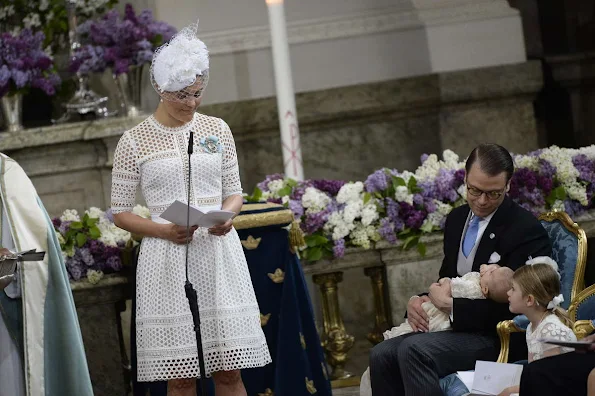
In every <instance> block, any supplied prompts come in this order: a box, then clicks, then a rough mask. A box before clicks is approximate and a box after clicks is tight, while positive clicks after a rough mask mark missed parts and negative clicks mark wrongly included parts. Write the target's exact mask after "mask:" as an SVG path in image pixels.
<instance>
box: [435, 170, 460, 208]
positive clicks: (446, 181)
mask: <svg viewBox="0 0 595 396" xmlns="http://www.w3.org/2000/svg"><path fill="white" fill-rule="evenodd" d="M434 184H435V186H436V192H437V197H436V199H438V200H440V201H450V202H455V201H456V200H457V199H458V198H459V195H458V194H457V191H456V190H455V189H454V188H453V184H454V171H452V170H446V169H440V170H439V171H438V176H436V179H435V180H434Z"/></svg>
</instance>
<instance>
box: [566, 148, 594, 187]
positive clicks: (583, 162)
mask: <svg viewBox="0 0 595 396" xmlns="http://www.w3.org/2000/svg"><path fill="white" fill-rule="evenodd" d="M572 163H573V164H574V167H575V168H576V169H577V170H578V171H579V174H580V175H579V178H580V179H582V180H584V181H586V182H589V183H595V161H592V160H590V159H589V158H588V157H587V156H586V155H585V154H578V155H575V156H574V157H573V158H572Z"/></svg>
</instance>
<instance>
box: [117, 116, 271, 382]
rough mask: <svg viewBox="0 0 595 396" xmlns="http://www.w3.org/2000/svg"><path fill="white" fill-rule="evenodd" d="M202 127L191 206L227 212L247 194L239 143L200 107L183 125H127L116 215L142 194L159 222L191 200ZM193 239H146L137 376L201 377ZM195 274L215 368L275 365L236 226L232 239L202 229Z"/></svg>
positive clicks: (208, 360)
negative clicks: (191, 291)
mask: <svg viewBox="0 0 595 396" xmlns="http://www.w3.org/2000/svg"><path fill="white" fill-rule="evenodd" d="M191 130H192V131H194V153H193V154H192V156H191V158H192V176H191V187H190V202H191V204H193V205H194V206H196V207H198V208H200V209H201V210H203V211H208V210H212V209H220V208H221V205H222V202H223V201H224V200H225V199H226V198H227V197H230V196H232V195H241V193H242V188H241V185H240V176H239V170H238V163H237V157H236V150H235V144H234V141H233V137H232V134H231V131H230V130H229V127H228V126H227V124H226V123H225V122H224V121H223V120H221V119H219V118H215V117H209V116H206V115H202V114H199V113H196V114H195V116H194V118H193V120H192V121H191V122H189V123H187V124H185V125H183V126H182V127H179V128H167V127H164V126H163V125H161V124H159V123H158V122H157V121H156V120H155V118H154V117H153V116H151V117H149V118H148V119H146V120H145V121H143V122H142V123H140V124H139V125H137V126H136V127H134V128H133V129H131V130H129V131H126V132H125V133H124V134H123V135H122V137H121V138H120V141H119V143H118V146H117V148H116V152H115V155H114V160H113V171H112V193H111V197H112V198H111V199H112V211H113V213H114V214H117V213H122V212H125V211H132V209H133V207H134V205H135V199H136V190H137V187H138V185H139V184H140V187H141V191H142V195H143V197H144V199H145V201H146V203H147V206H148V207H149V209H150V211H151V217H152V220H153V221H155V222H159V223H167V221H165V220H163V219H161V218H160V217H159V215H160V214H161V213H162V212H163V211H164V210H165V209H166V208H167V207H168V206H169V205H170V204H171V203H172V202H174V201H175V200H179V201H182V202H186V201H187V177H188V154H187V147H188V138H189V133H190V131H191ZM185 250H186V248H185V245H177V244H174V243H172V242H170V241H167V240H164V239H158V238H144V239H143V242H142V245H141V249H140V255H139V260H138V266H137V274H136V278H137V289H136V301H137V308H136V336H137V352H138V380H139V381H160V380H170V379H175V378H197V377H199V368H198V358H197V348H196V338H195V333H194V329H193V322H192V316H191V314H190V309H189V307H188V300H187V298H186V295H185V292H184V283H185V280H186V278H185ZM188 272H189V278H190V282H192V284H193V285H194V288H195V289H196V291H197V294H198V305H199V308H200V319H201V331H202V342H203V351H204V356H205V364H206V371H207V374H210V373H213V372H217V371H229V370H238V369H245V368H250V367H260V366H264V365H266V364H268V363H270V362H271V357H270V354H269V350H268V347H267V344H266V339H265V336H264V333H263V332H262V328H261V325H260V311H259V308H258V304H257V301H256V297H255V295H254V289H253V287H252V282H251V279H250V273H249V272H248V266H247V263H246V258H245V256H244V252H243V249H242V245H241V243H240V240H239V238H238V234H237V232H236V231H235V229H232V231H231V232H230V233H229V234H227V235H226V236H224V237H220V236H213V235H209V234H208V232H207V230H206V229H204V228H199V229H198V230H197V231H196V232H195V234H194V238H193V240H192V242H191V243H190V248H189V270H188Z"/></svg>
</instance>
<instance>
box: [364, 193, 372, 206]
mask: <svg viewBox="0 0 595 396" xmlns="http://www.w3.org/2000/svg"><path fill="white" fill-rule="evenodd" d="M371 199H372V194H370V193H364V205H365V204H367V203H368V202H370V200H371Z"/></svg>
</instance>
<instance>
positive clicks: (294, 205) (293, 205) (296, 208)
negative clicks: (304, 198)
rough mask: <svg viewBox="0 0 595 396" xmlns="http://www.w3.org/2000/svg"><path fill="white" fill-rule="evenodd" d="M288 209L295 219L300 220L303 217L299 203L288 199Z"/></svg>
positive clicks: (302, 209) (302, 210) (302, 208)
mask: <svg viewBox="0 0 595 396" xmlns="http://www.w3.org/2000/svg"><path fill="white" fill-rule="evenodd" d="M289 209H291V211H292V212H293V216H294V217H295V218H296V219H299V218H301V217H302V216H303V215H304V207H303V206H302V203H301V202H300V201H297V200H294V199H290V200H289Z"/></svg>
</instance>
